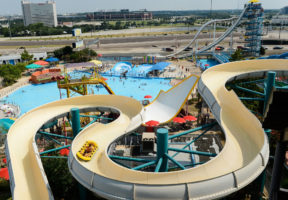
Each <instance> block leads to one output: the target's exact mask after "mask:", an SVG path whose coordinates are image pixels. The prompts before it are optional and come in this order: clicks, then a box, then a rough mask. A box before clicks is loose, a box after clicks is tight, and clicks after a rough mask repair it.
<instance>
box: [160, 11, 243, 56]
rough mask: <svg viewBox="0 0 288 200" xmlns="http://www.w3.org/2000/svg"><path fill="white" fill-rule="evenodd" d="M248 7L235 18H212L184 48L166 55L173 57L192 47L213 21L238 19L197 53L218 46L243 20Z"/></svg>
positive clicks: (197, 51)
mask: <svg viewBox="0 0 288 200" xmlns="http://www.w3.org/2000/svg"><path fill="white" fill-rule="evenodd" d="M246 10H247V7H245V8H244V10H243V11H242V13H241V14H240V15H239V17H238V18H236V17H233V18H229V19H216V20H211V21H208V22H206V23H205V24H203V25H202V26H201V28H200V29H199V30H198V32H197V33H196V35H195V36H194V38H193V39H192V40H191V41H190V42H189V44H188V45H186V46H185V47H184V48H181V49H180V50H178V51H177V52H175V53H173V54H169V55H167V56H166V57H173V56H176V55H178V54H180V53H181V52H183V51H184V50H185V49H186V48H188V47H190V46H191V45H192V44H193V43H194V42H195V41H196V39H197V38H198V36H199V35H200V33H201V32H202V31H203V29H204V28H206V27H207V26H209V25H211V24H213V23H219V22H225V21H232V20H234V19H237V20H236V21H235V23H234V24H233V25H232V26H231V27H229V28H228V29H227V30H226V31H225V32H224V33H223V34H222V35H221V36H220V37H219V38H218V39H217V40H215V41H214V42H213V43H211V44H210V45H208V46H205V47H203V48H202V49H200V50H196V54H197V53H202V52H204V51H207V50H209V49H211V48H212V47H214V46H216V45H217V44H219V43H220V42H222V41H223V40H224V39H225V38H226V37H227V36H229V35H230V34H231V33H232V31H233V30H234V29H235V28H236V27H237V26H238V24H239V23H240V21H241V20H242V18H243V17H244V14H245V13H246Z"/></svg>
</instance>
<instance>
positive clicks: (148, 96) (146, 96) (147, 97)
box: [144, 95, 152, 99]
mask: <svg viewBox="0 0 288 200" xmlns="http://www.w3.org/2000/svg"><path fill="white" fill-rule="evenodd" d="M144 98H145V99H151V98H152V96H151V95H145V96H144Z"/></svg>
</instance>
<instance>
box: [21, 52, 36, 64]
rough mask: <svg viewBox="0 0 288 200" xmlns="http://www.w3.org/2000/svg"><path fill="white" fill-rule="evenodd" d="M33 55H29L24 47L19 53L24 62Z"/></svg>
mask: <svg viewBox="0 0 288 200" xmlns="http://www.w3.org/2000/svg"><path fill="white" fill-rule="evenodd" d="M33 57H34V56H33V55H30V54H29V53H28V51H27V50H26V49H25V50H24V52H23V53H21V59H22V60H23V61H24V62H28V61H30V60H32V59H33Z"/></svg>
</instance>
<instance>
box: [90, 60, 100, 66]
mask: <svg viewBox="0 0 288 200" xmlns="http://www.w3.org/2000/svg"><path fill="white" fill-rule="evenodd" d="M90 62H91V63H94V64H95V65H102V62H101V61H100V60H91V61H90Z"/></svg>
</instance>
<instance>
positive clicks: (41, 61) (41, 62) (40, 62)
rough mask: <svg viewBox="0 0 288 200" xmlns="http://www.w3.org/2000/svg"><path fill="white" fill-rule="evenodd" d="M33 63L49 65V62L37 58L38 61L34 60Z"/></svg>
mask: <svg viewBox="0 0 288 200" xmlns="http://www.w3.org/2000/svg"><path fill="white" fill-rule="evenodd" d="M34 64H36V65H49V63H48V62H46V61H44V60H39V61H37V62H35V63H34Z"/></svg>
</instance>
